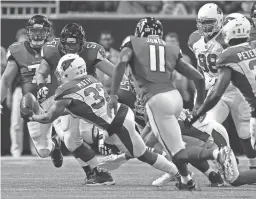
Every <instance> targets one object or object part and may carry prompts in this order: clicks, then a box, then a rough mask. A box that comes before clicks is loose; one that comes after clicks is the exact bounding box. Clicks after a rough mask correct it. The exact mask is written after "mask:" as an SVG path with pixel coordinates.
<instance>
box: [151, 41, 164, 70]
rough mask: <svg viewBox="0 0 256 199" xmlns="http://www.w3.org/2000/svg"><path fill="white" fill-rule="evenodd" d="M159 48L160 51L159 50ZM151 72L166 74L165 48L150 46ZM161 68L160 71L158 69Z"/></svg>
mask: <svg viewBox="0 0 256 199" xmlns="http://www.w3.org/2000/svg"><path fill="white" fill-rule="evenodd" d="M157 48H158V49H157ZM157 52H158V53H157ZM149 59H150V71H153V72H155V71H157V70H159V71H160V72H163V73H164V72H165V49H164V46H155V45H149ZM157 67H159V69H157Z"/></svg>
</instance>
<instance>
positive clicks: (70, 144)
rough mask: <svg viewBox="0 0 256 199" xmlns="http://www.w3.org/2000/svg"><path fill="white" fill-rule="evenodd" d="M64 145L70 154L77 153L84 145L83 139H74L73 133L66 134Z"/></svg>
mask: <svg viewBox="0 0 256 199" xmlns="http://www.w3.org/2000/svg"><path fill="white" fill-rule="evenodd" d="M63 141H64V143H65V145H66V147H67V149H68V150H69V151H70V152H73V151H75V150H76V149H77V148H78V147H79V146H81V144H82V143H83V139H82V137H74V136H73V135H72V133H71V132H68V131H66V132H65V133H64V140H63Z"/></svg>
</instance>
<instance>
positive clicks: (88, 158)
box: [72, 142, 99, 168]
mask: <svg viewBox="0 0 256 199" xmlns="http://www.w3.org/2000/svg"><path fill="white" fill-rule="evenodd" d="M72 153H73V155H74V156H75V158H76V159H77V160H78V162H79V164H80V165H81V166H82V167H84V166H87V165H89V166H90V167H91V168H95V167H96V166H97V165H98V164H99V162H98V159H97V158H96V156H95V152H94V151H93V150H92V149H91V147H90V146H89V145H87V144H86V143H84V142H83V143H82V144H81V145H80V146H79V147H78V148H76V150H74V151H73V152H72Z"/></svg>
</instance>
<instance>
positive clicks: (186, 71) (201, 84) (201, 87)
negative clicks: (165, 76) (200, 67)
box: [175, 58, 206, 105]
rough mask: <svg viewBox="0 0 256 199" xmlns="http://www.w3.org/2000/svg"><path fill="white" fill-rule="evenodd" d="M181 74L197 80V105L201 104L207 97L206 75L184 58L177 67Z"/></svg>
mask: <svg viewBox="0 0 256 199" xmlns="http://www.w3.org/2000/svg"><path fill="white" fill-rule="evenodd" d="M175 70H177V71H178V72H179V73H180V74H182V75H184V76H185V77H186V78H188V79H190V80H193V81H194V82H195V86H196V90H197V100H196V105H201V104H203V102H204V99H205V93H206V92H205V81H204V77H203V76H202V74H200V72H198V71H197V70H196V69H195V68H194V67H193V66H192V65H191V64H189V63H187V62H186V61H184V59H182V58H181V59H179V61H178V62H177V65H176V67H175Z"/></svg>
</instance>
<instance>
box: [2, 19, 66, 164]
mask: <svg viewBox="0 0 256 199" xmlns="http://www.w3.org/2000/svg"><path fill="white" fill-rule="evenodd" d="M50 28H51V27H50V22H49V21H48V19H47V18H46V17H44V16H42V15H35V16H33V17H32V18H31V19H29V20H28V23H27V37H28V41H23V42H16V43H13V44H12V45H11V46H10V47H9V49H8V52H7V60H8V62H7V67H6V70H5V72H4V74H3V76H2V79H1V101H3V100H4V99H5V98H6V94H7V89H8V88H10V86H11V85H12V84H13V82H14V79H15V77H18V78H19V81H20V83H21V87H22V92H23V94H26V93H28V92H30V93H33V94H36V92H37V89H38V87H37V84H36V70H37V69H38V67H39V65H40V63H41V60H42V57H41V56H40V50H41V47H42V46H43V44H44V43H45V42H46V41H47V38H48V35H49V33H50ZM51 75H52V74H50V73H49V74H48V75H47V76H46V77H47V81H46V83H47V84H48V83H49V84H51V83H52V80H53V79H51V77H52V76H51ZM55 81H56V80H55ZM37 124H39V123H37ZM37 124H36V123H35V122H29V123H28V129H29V133H30V136H31V138H32V140H33V142H34V144H35V147H36V149H37V152H38V154H39V156H41V157H47V156H49V155H50V154H51V157H52V160H53V163H54V165H55V166H56V167H60V166H61V165H62V155H61V153H60V140H59V138H58V137H57V136H54V137H53V139H52V141H53V142H52V141H51V140H49V142H48V144H45V143H42V142H39V137H40V136H39V135H38V134H40V132H38V131H40V128H39V127H38V126H37ZM50 131H51V130H50ZM50 134H51V133H50ZM43 136H45V135H42V140H44V137H43ZM49 139H51V138H49ZM46 145H47V147H46V149H45V146H46Z"/></svg>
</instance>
